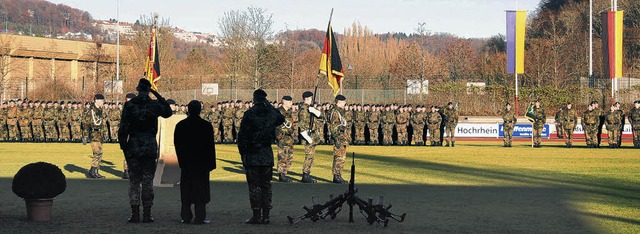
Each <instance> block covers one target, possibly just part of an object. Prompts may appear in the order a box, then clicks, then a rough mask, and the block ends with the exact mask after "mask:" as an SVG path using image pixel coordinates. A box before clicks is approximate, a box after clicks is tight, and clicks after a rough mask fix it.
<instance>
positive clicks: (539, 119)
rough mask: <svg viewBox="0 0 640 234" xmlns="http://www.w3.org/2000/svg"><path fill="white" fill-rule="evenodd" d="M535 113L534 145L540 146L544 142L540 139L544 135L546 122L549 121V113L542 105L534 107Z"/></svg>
mask: <svg viewBox="0 0 640 234" xmlns="http://www.w3.org/2000/svg"><path fill="white" fill-rule="evenodd" d="M533 115H534V118H533V119H534V121H533V129H532V130H533V133H532V134H533V145H534V146H536V147H540V144H541V143H542V142H541V140H540V139H541V136H542V130H544V124H545V122H546V121H547V115H546V114H545V112H544V109H542V107H540V108H536V107H533Z"/></svg>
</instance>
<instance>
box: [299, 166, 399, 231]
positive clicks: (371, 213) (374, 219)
mask: <svg viewBox="0 0 640 234" xmlns="http://www.w3.org/2000/svg"><path fill="white" fill-rule="evenodd" d="M355 174H356V166H355V153H352V163H351V178H350V180H349V190H348V191H346V192H344V193H342V194H339V195H338V196H333V195H330V196H329V201H327V202H325V203H323V204H320V202H319V201H318V196H314V197H312V198H311V201H312V202H313V206H311V207H307V206H304V207H302V208H303V209H304V210H305V211H306V213H305V214H303V215H300V216H298V217H291V216H287V218H288V219H289V223H290V224H292V225H293V224H296V223H298V222H300V221H302V220H305V219H311V221H313V222H316V221H318V220H320V219H325V218H327V217H329V218H331V219H332V220H333V219H335V218H336V216H337V215H338V213H340V211H342V205H344V203H347V205H349V222H350V223H353V207H354V206H356V205H357V206H358V208H359V209H360V213H361V214H362V216H364V217H365V218H366V219H367V223H369V225H372V224H373V223H377V224H378V225H379V226H381V227H386V226H387V225H388V224H389V218H391V219H393V220H396V221H398V222H403V221H404V218H405V217H406V215H407V214H406V213H403V214H402V215H396V214H394V213H391V211H389V210H390V209H391V207H392V206H391V204H389V205H387V206H385V205H384V203H383V202H384V198H383V197H382V196H379V198H378V202H377V203H376V204H373V199H371V198H369V199H368V200H367V201H365V200H362V199H360V198H359V197H358V196H356V193H357V192H358V189H357V188H356V187H355Z"/></svg>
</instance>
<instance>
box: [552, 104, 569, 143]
mask: <svg viewBox="0 0 640 234" xmlns="http://www.w3.org/2000/svg"><path fill="white" fill-rule="evenodd" d="M565 112H566V108H562V109H560V110H559V111H558V112H556V117H555V120H556V131H557V132H558V138H563V137H565V131H564V130H565V129H566V128H565V127H564V124H565V122H564V121H565V118H564V116H563V115H564V114H565ZM565 142H566V141H565Z"/></svg>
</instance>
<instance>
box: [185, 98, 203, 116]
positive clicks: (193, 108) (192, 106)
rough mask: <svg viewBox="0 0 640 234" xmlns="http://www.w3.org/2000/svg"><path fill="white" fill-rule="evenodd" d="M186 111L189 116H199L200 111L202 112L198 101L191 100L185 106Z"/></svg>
mask: <svg viewBox="0 0 640 234" xmlns="http://www.w3.org/2000/svg"><path fill="white" fill-rule="evenodd" d="M187 111H188V112H189V114H190V115H199V114H200V111H202V104H201V103H200V101H198V100H193V101H191V102H189V105H188V106H187Z"/></svg>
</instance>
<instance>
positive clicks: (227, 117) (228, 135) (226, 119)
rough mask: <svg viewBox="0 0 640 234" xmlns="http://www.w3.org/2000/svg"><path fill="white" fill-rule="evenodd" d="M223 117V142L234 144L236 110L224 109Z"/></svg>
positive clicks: (231, 108)
mask: <svg viewBox="0 0 640 234" xmlns="http://www.w3.org/2000/svg"><path fill="white" fill-rule="evenodd" d="M223 110H224V111H223V115H222V131H223V134H224V138H223V142H224V143H232V142H233V116H234V108H233V107H227V108H224V109H223Z"/></svg>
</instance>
